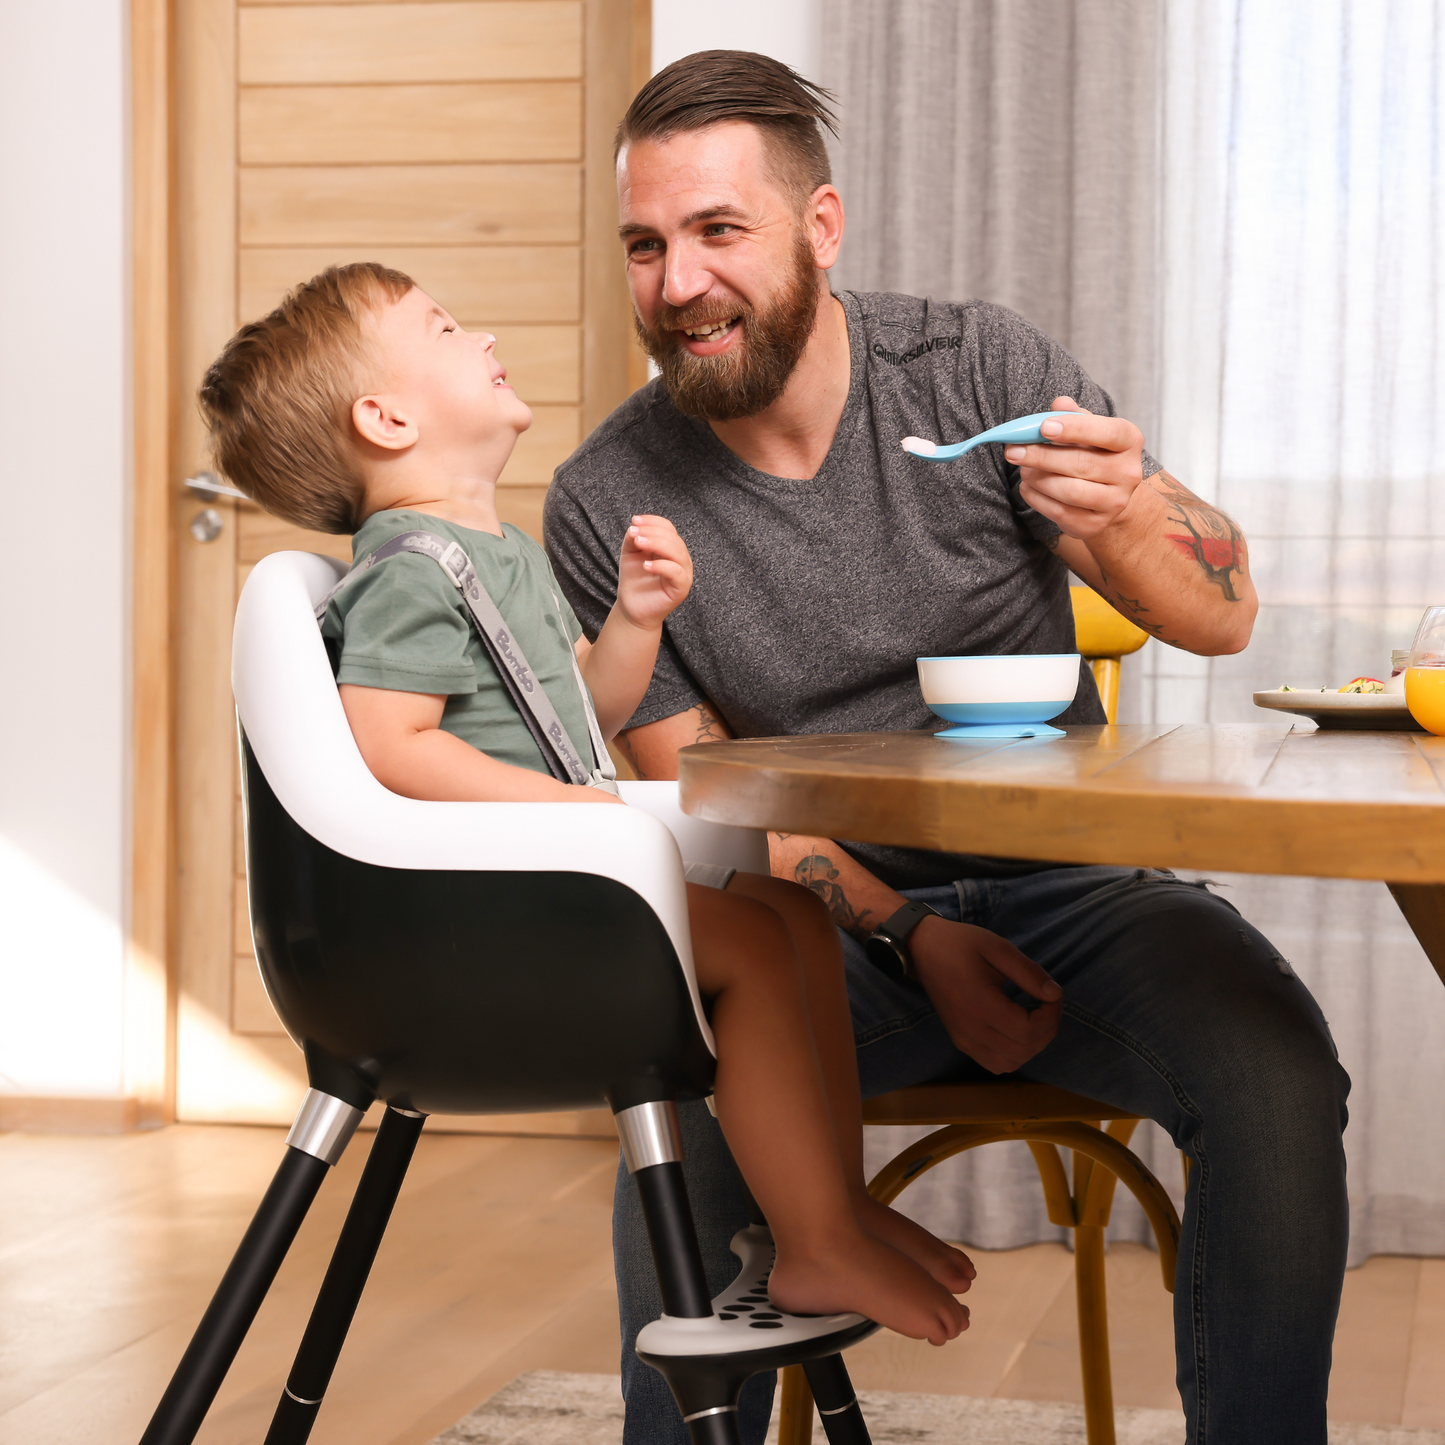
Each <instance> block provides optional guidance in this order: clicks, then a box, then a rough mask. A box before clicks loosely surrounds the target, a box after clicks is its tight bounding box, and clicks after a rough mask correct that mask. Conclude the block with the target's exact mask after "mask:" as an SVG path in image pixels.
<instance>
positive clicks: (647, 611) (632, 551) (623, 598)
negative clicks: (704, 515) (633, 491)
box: [617, 516, 692, 629]
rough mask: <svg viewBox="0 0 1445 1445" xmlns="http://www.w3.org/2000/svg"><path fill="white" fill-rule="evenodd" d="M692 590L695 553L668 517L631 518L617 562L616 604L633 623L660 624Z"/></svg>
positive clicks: (657, 625)
mask: <svg viewBox="0 0 1445 1445" xmlns="http://www.w3.org/2000/svg"><path fill="white" fill-rule="evenodd" d="M691 590H692V557H691V555H690V554H689V553H688V550H687V544H686V543H685V542H684V541H683V540H682V538H681V537H679V536H678V535H677V528H676V527H674V526H673V525H672V523H671V522H669V521H668V520H667V518H666V517H652V516H641V517H634V518H633V519H632V525H631V526H630V527H629V528H628V529H627V535H626V536H625V537H624V538H623V539H622V555H621V557H620V558H619V559H618V565H617V606H618V607H619V608H621V610H622V613H623V615H624V616H625V617H626V618H627V620H628V621H629V622H630V623H632V625H633V626H634V627H641V628H644V629H647V628H656V627H661V626H662V622H663V619H664V618H665V617H666V616H667V615H668V614H669V613H670V612H673V611H674V610H675V609H676V608H678V607H680V606H681V605H682V603H683V602H684V601H685V600H686V598H687V594H688V593H689V592H690V591H691Z"/></svg>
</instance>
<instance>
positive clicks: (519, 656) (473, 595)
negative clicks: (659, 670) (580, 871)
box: [316, 532, 617, 793]
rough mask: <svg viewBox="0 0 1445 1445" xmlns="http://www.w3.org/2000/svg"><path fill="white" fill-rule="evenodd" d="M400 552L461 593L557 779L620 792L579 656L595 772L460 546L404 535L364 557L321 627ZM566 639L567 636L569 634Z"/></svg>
mask: <svg viewBox="0 0 1445 1445" xmlns="http://www.w3.org/2000/svg"><path fill="white" fill-rule="evenodd" d="M399 552H415V553H417V554H418V555H420V556H423V557H430V558H431V559H432V560H433V561H434V562H435V563H436V564H437V565H438V566H439V567H440V568H441V569H442V571H443V572H445V573H446V574H447V576H448V577H450V578H451V581H452V585H453V586H454V587H455V588H456V589H457V591H458V592H460V593H461V594H462V601H463V602H465V603H466V605H467V611H468V612H470V613H471V617H472V623H473V625H474V626H475V627H476V629H477V634H478V636H480V638H481V639H482V646H483V647H485V648H486V650H487V654H488V656H489V657H490V658H491V659H492V661H493V663H494V664H495V665H496V668H497V672H498V673H499V674H500V676H501V679H502V681H503V683H505V684H506V688H507V691H508V693H509V694H510V695H511V698H512V701H513V703H514V704H515V705H516V708H517V711H518V712H519V713H520V714H521V715H522V721H523V722H524V723H526V725H527V730H528V731H529V732H530V733H531V734H532V738H533V741H534V742H536V744H537V747H538V748H539V749H540V750H541V753H542V756H543V758H545V759H546V762H547V767H548V769H549V770H550V772H551V773H552V776H553V777H554V778H557V779H559V780H560V781H561V782H564V783H576V784H577V785H579V786H584V787H594V788H602V789H604V790H605V791H607V792H609V793H615V792H617V781H616V779H617V770H616V769H615V768H614V767H613V766H612V758H611V756H610V755H609V753H608V751H607V744H606V743H605V742H604V741H603V739H602V730H601V729H600V728H599V727H598V726H597V714H596V713H595V712H594V711H593V709H592V698H591V696H590V695H589V694H588V691H587V684H586V683H585V682H583V680H582V670H581V668H579V667H578V666H577V655H576V653H575V652H574V653H572V654H571V656H572V675H573V676H574V677H575V678H576V681H577V690H578V692H579V693H581V695H582V707H583V709H584V711H585V712H586V714H587V731H588V733H589V734H590V738H591V743H592V755H593V758H594V760H595V762H596V766H595V767H592V768H588V767H587V766H586V764H585V763H584V762H583V761H582V757H581V755H580V754H579V753H578V751H577V748H576V747H575V746H574V744H573V742H572V739H571V738H570V737H569V736H568V735H567V729H566V728H565V727H563V725H562V719H561V718H559V717H558V716H557V709H556V708H554V707H553V706H552V700H551V698H549V697H548V696H547V690H546V689H545V688H544V687H543V686H542V684H541V683H540V682H539V681H538V679H537V674H536V673H535V672H534V671H533V670H532V668H531V666H530V664H529V663H528V662H527V659H526V657H525V656H524V655H523V653H522V649H521V648H520V647H518V646H517V640H516V638H514V637H513V636H512V634H511V632H510V631H509V630H508V628H507V623H506V619H505V618H503V616H502V614H501V612H500V611H499V610H498V608H497V604H496V603H495V602H493V601H492V598H491V595H490V594H489V593H488V592H487V589H486V588H485V587H483V586H482V582H481V579H480V578H479V577H478V576H477V572H476V568H475V567H473V566H472V562H471V558H469V557H468V556H467V554H466V551H465V549H464V548H462V547H461V546H460V545H458V544H457V543H456V542H449V541H447V540H446V538H445V537H438V536H437V535H436V534H435V533H434V532H403V533H402V534H401V535H400V536H397V537H393V538H392V539H391V541H389V542H386V543H384V544H383V545H382V546H380V547H378V548H377V549H376V551H374V552H372V553H370V554H369V555H367V556H365V557H363V558H362V559H361V561H360V562H358V563H357V564H356V566H354V567H353V568H352V569H351V571H349V572H348V573H347V574H346V576H345V577H343V578H342V579H341V581H340V582H338V583H337V584H336V586H335V587H333V588H332V589H331V591H330V592H328V593H327V594H326V596H325V597H323V598H322V599H321V601H320V602H319V603H318V604H317V607H316V620H317V622H320V621H321V620H322V619H323V618H324V617H325V616H326V609H327V608H328V607H329V606H330V605H331V601H332V599H333V598H334V597H335V596H336V594H337V593H338V592H340V591H341V590H342V589H343V588H344V587H346V586H347V585H348V584H350V583H351V582H354V581H355V580H356V579H357V578H358V577H360V576H361V575H362V574H363V573H364V572H369V571H370V570H371V569H372V568H373V567H375V566H376V565H377V563H378V562H385V561H386V559H387V558H388V557H395V556H396V555H397V553H399ZM552 600H553V602H556V603H557V609H558V611H559V612H560V611H561V603H560V602H558V600H557V595H556V593H553V594H552ZM562 635H563V636H564V637H565V636H566V632H565V630H564V631H563V634H562Z"/></svg>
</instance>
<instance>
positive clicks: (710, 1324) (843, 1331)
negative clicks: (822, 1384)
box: [637, 1225, 878, 1374]
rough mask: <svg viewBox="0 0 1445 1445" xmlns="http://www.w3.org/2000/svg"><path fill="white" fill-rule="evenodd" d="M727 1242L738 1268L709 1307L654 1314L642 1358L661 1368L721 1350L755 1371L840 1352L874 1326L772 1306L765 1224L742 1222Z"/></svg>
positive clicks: (857, 1318)
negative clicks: (704, 1312) (703, 1312)
mask: <svg viewBox="0 0 1445 1445" xmlns="http://www.w3.org/2000/svg"><path fill="white" fill-rule="evenodd" d="M731 1248H732V1252H733V1253H734V1254H735V1255H737V1256H738V1258H739V1259H740V1260H742V1269H741V1270H740V1271H739V1273H738V1277H737V1278H736V1279H735V1280H734V1281H733V1282H732V1283H731V1284H730V1285H729V1286H728V1287H727V1288H726V1289H725V1290H724V1291H723V1292H722V1293H721V1294H720V1295H718V1296H717V1298H716V1299H715V1300H713V1302H712V1307H713V1312H712V1314H711V1315H709V1316H707V1317H705V1318H703V1319H690V1320H689V1319H675V1318H673V1317H672V1316H671V1315H663V1317H662V1318H661V1319H659V1320H654V1321H653V1322H652V1323H651V1324H649V1325H647V1326H645V1327H644V1328H643V1330H642V1332H641V1333H640V1334H639V1335H638V1337H637V1355H638V1358H639V1359H641V1360H644V1361H645V1362H646V1363H647V1364H649V1365H653V1366H655V1367H657V1368H662V1367H663V1366H664V1365H665V1364H668V1363H671V1362H674V1361H680V1360H683V1359H693V1360H697V1361H698V1362H699V1363H702V1361H703V1359H704V1358H707V1357H713V1358H726V1359H727V1361H728V1364H729V1367H730V1368H743V1369H746V1372H747V1373H748V1374H754V1373H756V1372H757V1371H759V1370H773V1369H780V1368H781V1367H782V1366H784V1365H797V1364H801V1363H802V1362H803V1361H805V1360H816V1359H821V1358H822V1357H823V1356H825V1355H833V1354H837V1353H838V1351H839V1350H843V1349H847V1348H848V1346H850V1345H855V1344H857V1343H858V1341H859V1340H864V1339H867V1338H868V1336H869V1335H871V1334H873V1333H874V1332H875V1331H876V1330H877V1329H878V1326H877V1325H876V1324H874V1323H873V1321H872V1320H870V1319H865V1318H864V1317H863V1316H862V1315H856V1314H840V1315H790V1314H787V1313H785V1312H784V1311H782V1310H779V1309H774V1307H773V1306H772V1304H771V1303H770V1302H769V1300H768V1276H769V1274H770V1273H771V1272H772V1268H773V1257H774V1249H773V1236H772V1233H771V1232H770V1231H769V1230H768V1229H767V1227H766V1226H764V1225H750V1226H749V1227H748V1228H747V1229H740V1230H739V1231H738V1232H737V1234H735V1235H734V1236H733V1240H732V1245H731Z"/></svg>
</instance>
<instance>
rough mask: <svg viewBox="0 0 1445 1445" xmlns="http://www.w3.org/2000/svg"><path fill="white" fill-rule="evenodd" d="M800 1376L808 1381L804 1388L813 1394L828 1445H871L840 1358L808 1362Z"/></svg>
mask: <svg viewBox="0 0 1445 1445" xmlns="http://www.w3.org/2000/svg"><path fill="white" fill-rule="evenodd" d="M803 1373H804V1374H805V1375H806V1376H807V1377H808V1388H809V1389H810V1390H812V1392H813V1402H814V1404H816V1405H817V1407H818V1418H819V1419H820V1420H821V1421H822V1422H823V1433H824V1434H825V1435H826V1436H827V1437H828V1445H872V1441H871V1437H870V1436H869V1434H868V1426H867V1424H866V1422H865V1421H864V1419H863V1411H862V1410H861V1409H859V1407H858V1397H857V1395H856V1394H854V1392H853V1382H852V1381H851V1380H850V1379H849V1378H848V1367H847V1365H845V1364H844V1363H843V1356H842V1355H826V1356H825V1357H824V1358H823V1359H821V1360H809V1361H808V1362H807V1363H806V1364H805V1365H804V1366H803Z"/></svg>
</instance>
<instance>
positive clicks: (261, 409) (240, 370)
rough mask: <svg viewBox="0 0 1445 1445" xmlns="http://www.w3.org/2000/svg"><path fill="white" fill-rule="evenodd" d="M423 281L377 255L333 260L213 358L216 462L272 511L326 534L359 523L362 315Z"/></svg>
mask: <svg viewBox="0 0 1445 1445" xmlns="http://www.w3.org/2000/svg"><path fill="white" fill-rule="evenodd" d="M414 284H415V283H414V282H413V281H412V279H411V277H410V276H407V275H404V274H403V273H402V272H400V271H393V270H392V269H391V268H390V267H388V266H382V265H379V264H378V263H377V262H375V261H360V262H357V263H356V264H354V265H351V266H331V267H328V268H327V269H326V270H325V271H323V272H322V273H321V274H320V275H319V276H313V277H312V278H311V279H310V280H309V281H307V282H305V283H304V284H302V285H300V286H298V287H296V289H295V290H294V291H292V292H291V293H290V295H288V296H287V297H286V299H285V300H284V301H283V302H282V303H281V304H280V305H279V306H278V307H277V308H276V309H275V310H274V311H273V312H272V313H271V314H270V315H269V316H266V317H263V318H262V319H261V320H260V321H253V322H251V323H250V324H249V325H248V326H243V327H242V328H241V329H240V330H239V331H238V332H237V333H236V334H235V335H234V336H233V337H232V338H231V339H230V341H228V342H227V343H226V349H225V350H224V351H223V352H222V353H221V354H220V356H218V357H217V358H216V360H215V361H214V362H212V363H211V366H210V369H209V370H208V371H207V372H206V377H205V380H204V381H203V382H202V383H201V390H200V403H201V415H202V416H203V417H204V418H205V421H206V425H207V427H208V428H209V429H210V433H211V448H212V452H213V454H214V456H215V460H216V465H217V467H218V468H219V469H220V471H221V472H222V474H223V475H224V476H226V477H228V478H229V479H230V480H231V481H232V482H234V483H235V484H236V486H238V487H239V488H240V489H241V490H242V491H243V492H245V494H246V495H247V496H248V497H250V498H251V499H252V500H253V501H255V502H257V503H259V504H260V505H261V506H263V507H264V508H265V509H266V510H267V511H268V512H272V513H274V514H275V515H276V516H278V517H281V518H284V519H285V520H286V521H288V522H294V523H295V524H296V525H297V526H298V527H309V528H311V529H312V530H314V531H317V532H354V531H355V530H356V528H357V526H358V525H359V522H360V518H359V517H358V515H357V514H358V512H359V510H360V503H361V494H362V477H361V468H360V466H359V464H358V457H357V453H356V449H355V447H354V445H353V443H352V437H351V406H352V403H353V402H354V401H355V400H356V398H357V395H358V393H359V388H360V385H361V382H360V380H359V373H360V370H361V366H362V364H363V363H364V362H365V360H366V352H367V344H366V336H365V333H364V332H363V330H362V320H363V317H364V316H365V314H366V313H368V312H375V311H376V310H378V309H379V308H380V307H381V306H382V305H384V304H385V303H386V302H387V301H400V300H401V298H402V297H403V296H405V295H406V293H407V292H408V291H410V290H411V289H412V286H413V285H414Z"/></svg>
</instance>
